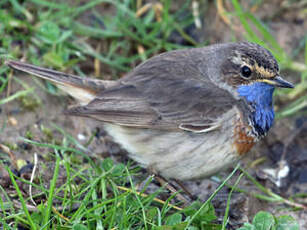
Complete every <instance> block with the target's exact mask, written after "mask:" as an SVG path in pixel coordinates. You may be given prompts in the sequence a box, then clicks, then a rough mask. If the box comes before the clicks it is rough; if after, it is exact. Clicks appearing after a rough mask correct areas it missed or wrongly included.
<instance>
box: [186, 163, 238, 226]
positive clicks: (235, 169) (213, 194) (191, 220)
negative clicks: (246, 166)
mask: <svg viewBox="0 0 307 230" xmlns="http://www.w3.org/2000/svg"><path fill="white" fill-rule="evenodd" d="M239 167H240V165H239V164H238V165H237V166H236V167H235V168H234V170H233V171H232V172H231V173H230V174H229V175H228V177H227V178H226V179H225V180H224V181H223V183H222V184H220V185H219V186H218V187H217V189H216V190H215V191H214V192H213V193H212V195H211V196H210V197H209V198H208V199H207V200H206V202H204V203H203V204H202V206H201V207H200V208H199V210H198V211H197V212H195V214H194V215H193V216H192V217H191V218H190V219H189V221H188V223H187V226H186V227H185V229H188V228H189V226H190V225H191V224H192V222H193V220H194V219H195V218H196V216H197V215H198V214H199V213H201V211H202V209H203V208H204V207H206V206H207V205H208V204H209V203H210V202H211V201H212V199H213V198H214V197H215V196H216V194H217V193H218V192H219V191H220V190H221V189H222V188H223V187H224V186H225V185H226V183H227V182H228V181H229V180H230V178H231V177H232V176H233V175H234V174H235V173H236V171H237V170H238V169H239Z"/></svg>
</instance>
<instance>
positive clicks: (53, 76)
mask: <svg viewBox="0 0 307 230" xmlns="http://www.w3.org/2000/svg"><path fill="white" fill-rule="evenodd" d="M5 64H6V65H8V66H9V67H11V68H13V69H16V70H20V71H23V72H26V73H29V74H32V75H35V76H38V77H40V78H43V79H46V80H49V81H51V82H53V83H55V84H56V85H57V86H58V87H59V88H61V89H62V90H64V91H65V92H66V93H68V94H70V95H71V96H73V97H74V98H76V99H77V100H78V101H80V103H81V104H87V103H88V102H90V101H91V100H93V99H94V98H95V96H96V95H97V93H98V92H101V91H103V90H104V89H106V88H108V87H111V86H112V85H114V84H115V82H114V81H104V80H97V79H91V78H85V77H79V76H76V75H72V74H67V73H62V72H59V71H54V70H51V69H46V68H42V67H38V66H34V65H30V64H27V63H23V62H19V61H11V60H9V61H6V62H5Z"/></svg>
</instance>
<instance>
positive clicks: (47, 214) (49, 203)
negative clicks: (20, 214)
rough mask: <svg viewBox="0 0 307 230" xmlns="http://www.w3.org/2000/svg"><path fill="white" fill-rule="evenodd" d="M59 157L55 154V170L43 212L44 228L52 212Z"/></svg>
mask: <svg viewBox="0 0 307 230" xmlns="http://www.w3.org/2000/svg"><path fill="white" fill-rule="evenodd" d="M60 160H61V158H60V156H59V155H58V154H56V162H55V168H54V173H53V177H52V180H51V182H50V187H49V196H48V199H47V207H46V210H45V215H44V222H43V223H44V226H46V227H47V228H49V223H50V220H49V219H50V216H51V211H52V202H53V196H54V191H55V188H56V181H57V178H58V176H59V169H60Z"/></svg>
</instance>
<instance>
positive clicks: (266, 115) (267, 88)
mask: <svg viewBox="0 0 307 230" xmlns="http://www.w3.org/2000/svg"><path fill="white" fill-rule="evenodd" d="M274 89H275V87H274V86H272V85H269V84H267V83H264V82H255V83H253V84H251V85H242V86H239V87H238V90H237V92H238V93H239V96H241V97H244V98H245V99H246V100H247V102H250V103H251V105H252V106H253V108H254V112H253V113H252V117H251V118H252V120H253V123H254V127H255V130H256V131H257V132H258V134H260V136H263V135H265V134H266V133H267V132H268V131H269V129H270V128H271V126H272V125H273V122H274V116H275V114H274V109H273V92H274Z"/></svg>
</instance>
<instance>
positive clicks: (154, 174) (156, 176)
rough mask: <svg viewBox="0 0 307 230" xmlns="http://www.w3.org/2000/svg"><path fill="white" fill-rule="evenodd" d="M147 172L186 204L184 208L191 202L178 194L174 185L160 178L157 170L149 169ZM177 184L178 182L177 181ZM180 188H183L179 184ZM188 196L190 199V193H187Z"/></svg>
mask: <svg viewBox="0 0 307 230" xmlns="http://www.w3.org/2000/svg"><path fill="white" fill-rule="evenodd" d="M147 171H148V172H150V174H151V175H153V176H154V178H155V179H156V180H157V181H158V182H159V183H160V185H161V186H163V187H165V188H167V189H168V190H169V191H170V192H171V193H172V194H175V193H176V196H177V198H178V199H179V200H180V201H182V202H183V203H184V206H186V205H187V204H189V203H190V201H189V200H188V199H187V198H186V197H184V196H183V195H182V194H180V193H179V192H178V189H176V187H175V186H174V184H173V183H172V182H171V181H168V180H167V179H165V178H163V177H162V176H160V175H159V174H158V173H157V171H156V170H155V169H153V168H152V167H149V168H147ZM175 182H176V183H177V181H175ZM177 184H178V185H179V187H182V186H181V185H180V184H179V183H177ZM182 188H183V187H182ZM183 191H184V192H186V191H187V190H186V189H183ZM187 195H188V196H189V198H190V197H192V196H190V193H187Z"/></svg>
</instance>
